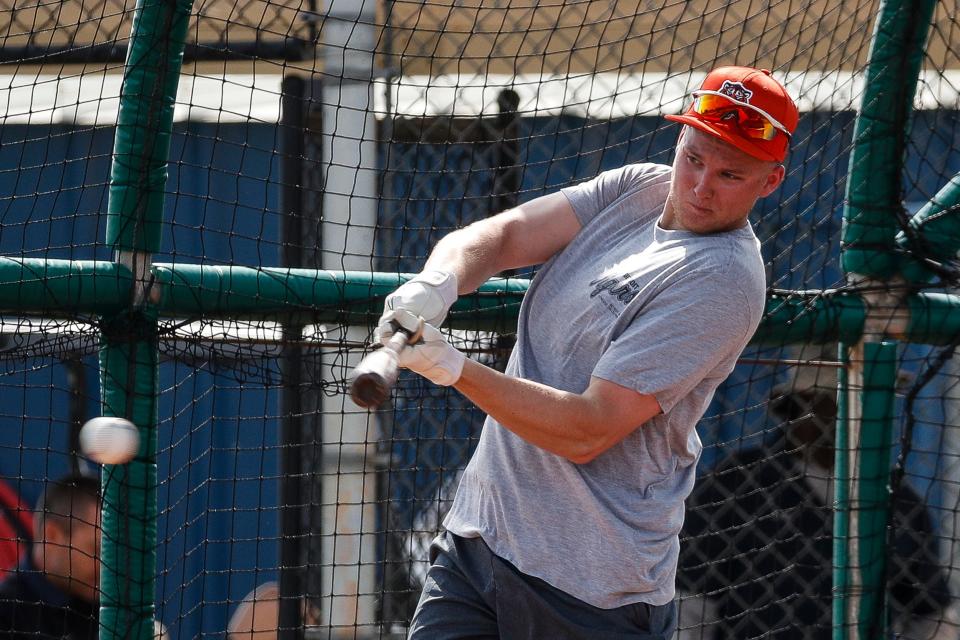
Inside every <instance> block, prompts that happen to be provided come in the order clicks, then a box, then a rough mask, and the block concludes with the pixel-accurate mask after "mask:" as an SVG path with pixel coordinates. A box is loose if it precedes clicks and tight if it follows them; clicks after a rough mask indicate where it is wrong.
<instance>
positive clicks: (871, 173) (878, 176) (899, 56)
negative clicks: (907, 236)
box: [840, 0, 937, 278]
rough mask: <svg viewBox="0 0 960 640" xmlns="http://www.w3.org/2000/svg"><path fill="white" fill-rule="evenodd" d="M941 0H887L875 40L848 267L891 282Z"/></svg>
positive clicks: (853, 171) (844, 258)
mask: <svg viewBox="0 0 960 640" xmlns="http://www.w3.org/2000/svg"><path fill="white" fill-rule="evenodd" d="M936 4H937V3H936V0H897V1H886V2H883V3H882V5H881V8H880V13H879V16H878V18H877V23H876V25H875V28H874V34H873V40H872V42H871V51H870V62H869V65H868V67H867V74H866V84H865V91H864V94H863V101H862V103H861V106H860V114H859V115H858V117H857V124H856V128H855V131H854V137H853V150H852V153H851V155H850V172H849V178H848V181H847V195H846V202H847V206H846V209H845V210H844V214H843V240H842V246H843V249H842V252H841V256H840V259H841V265H842V267H843V269H844V271H845V272H847V273H857V274H860V275H863V276H869V277H872V278H886V277H889V276H891V275H893V274H894V273H895V272H896V271H897V269H898V268H899V264H898V258H897V254H896V251H895V249H896V240H895V237H896V235H897V232H898V231H899V229H900V227H899V225H898V219H897V215H898V212H899V211H900V208H901V204H900V197H901V180H900V174H901V171H902V168H903V157H904V150H905V144H906V143H905V140H906V136H907V127H908V123H909V116H910V113H911V111H912V103H913V96H914V93H915V91H916V86H917V76H918V74H919V72H920V66H921V63H922V61H923V55H924V43H925V42H926V38H927V31H928V30H929V28H930V22H931V19H932V16H933V11H934V8H935V7H936Z"/></svg>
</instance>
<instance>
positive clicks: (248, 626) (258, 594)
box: [227, 582, 319, 640]
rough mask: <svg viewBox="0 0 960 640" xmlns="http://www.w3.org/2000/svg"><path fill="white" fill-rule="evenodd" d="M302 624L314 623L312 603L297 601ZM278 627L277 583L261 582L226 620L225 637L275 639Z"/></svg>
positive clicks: (278, 591)
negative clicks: (228, 619)
mask: <svg viewBox="0 0 960 640" xmlns="http://www.w3.org/2000/svg"><path fill="white" fill-rule="evenodd" d="M301 610H302V612H303V624H304V625H305V626H307V627H309V626H313V625H315V624H316V623H317V618H318V617H319V616H318V614H317V611H316V610H315V609H314V607H312V606H310V605H308V604H306V603H305V602H304V603H303V604H302V605H301ZM279 627H280V586H279V585H278V584H277V583H276V582H265V583H263V584H261V585H259V586H258V587H257V588H255V589H254V590H253V591H251V592H250V593H248V594H247V595H246V596H245V597H244V598H243V600H242V601H241V602H240V604H239V606H237V608H236V610H234V612H233V615H232V616H230V621H229V622H228V623H227V640H276V638H277V636H278V631H279Z"/></svg>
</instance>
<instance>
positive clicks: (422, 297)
mask: <svg viewBox="0 0 960 640" xmlns="http://www.w3.org/2000/svg"><path fill="white" fill-rule="evenodd" d="M456 301H457V276H455V275H454V274H452V273H447V272H446V271H432V270H431V271H424V272H422V273H419V274H417V275H416V276H414V277H413V278H411V279H410V280H408V281H407V282H405V283H404V284H402V285H400V286H399V287H398V288H397V290H396V291H394V292H393V293H391V294H390V295H388V296H387V298H386V300H385V301H384V305H383V315H381V316H380V320H379V321H378V322H377V335H378V336H380V340H381V341H386V340H389V339H390V336H392V335H393V327H391V326H390V322H389V321H388V320H386V318H387V316H388V315H389V314H390V312H392V311H400V310H403V311H407V312H409V313H411V314H412V315H414V316H416V317H419V318H423V321H424V322H426V323H427V324H432V325H433V326H435V327H439V326H440V325H441V324H443V321H444V320H446V318H447V312H448V311H449V310H450V307H451V306H453V303H454V302H456Z"/></svg>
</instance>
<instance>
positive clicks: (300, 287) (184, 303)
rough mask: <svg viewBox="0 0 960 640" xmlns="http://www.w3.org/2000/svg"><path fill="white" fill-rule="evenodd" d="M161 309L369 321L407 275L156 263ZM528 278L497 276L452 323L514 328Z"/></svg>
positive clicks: (461, 306) (460, 304) (183, 313)
mask: <svg viewBox="0 0 960 640" xmlns="http://www.w3.org/2000/svg"><path fill="white" fill-rule="evenodd" d="M153 273H154V275H155V277H156V279H157V283H158V284H160V285H161V288H160V291H161V299H160V302H159V308H160V311H161V313H163V314H164V315H167V316H179V317H194V316H203V317H231V318H243V317H257V318H265V317H277V318H286V319H289V318H293V319H294V320H297V319H299V320H301V321H307V322H336V323H343V324H358V325H370V324H372V323H374V322H375V321H376V319H377V318H378V317H379V315H380V313H381V312H382V311H383V298H384V296H386V295H387V294H388V293H390V292H391V291H393V290H394V289H396V288H397V287H398V286H399V285H400V284H402V283H403V282H405V281H406V280H407V279H409V278H410V277H412V276H411V275H410V274H396V273H370V272H364V271H317V270H314V269H284V268H265V269H254V268H250V267H215V266H197V265H168V264H155V265H153ZM528 286H529V281H527V280H524V279H518V278H506V279H504V278H493V279H491V280H489V281H488V282H486V283H485V284H483V286H481V287H480V289H479V290H478V291H477V292H476V293H475V294H473V295H470V296H463V297H462V298H461V299H460V300H458V301H457V304H456V305H454V307H453V309H452V311H451V314H450V317H449V320H448V324H449V325H451V326H454V327H469V328H475V329H479V328H486V329H494V328H497V327H500V328H504V329H505V328H509V327H515V326H516V320H517V314H518V312H519V309H520V302H521V300H522V299H523V294H524V293H526V291H527V287H528Z"/></svg>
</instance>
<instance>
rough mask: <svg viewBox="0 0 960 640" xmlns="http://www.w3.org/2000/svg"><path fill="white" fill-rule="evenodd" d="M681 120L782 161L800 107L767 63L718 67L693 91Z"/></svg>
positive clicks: (675, 118) (676, 119)
mask: <svg viewBox="0 0 960 640" xmlns="http://www.w3.org/2000/svg"><path fill="white" fill-rule="evenodd" d="M693 97H694V101H693V104H692V105H690V108H689V109H687V111H686V112H685V113H683V114H681V115H677V116H675V115H668V116H666V118H667V120H673V121H674V122H682V123H683V124H686V125H689V126H691V127H695V128H697V129H699V130H700V131H704V132H706V133H709V134H711V135H714V136H716V137H718V138H720V139H721V140H723V141H724V142H727V143H729V144H732V145H733V146H735V147H736V148H738V149H740V150H741V151H743V152H745V153H748V154H750V155H751V156H753V157H754V158H759V159H760V160H769V161H773V162H783V159H784V158H786V157H787V147H788V146H789V144H790V136H791V135H793V132H794V131H795V130H796V128H797V122H799V120H800V112H799V111H798V110H797V105H796V104H794V102H793V99H791V98H790V95H789V94H788V93H787V90H786V89H785V88H784V87H783V85H782V84H780V83H779V82H777V81H776V80H775V79H774V78H773V76H772V75H770V71H769V70H768V69H754V68H752V67H718V68H717V69H714V70H713V71H711V72H710V73H708V74H707V77H706V78H704V80H703V84H702V85H701V86H700V88H699V89H698V90H696V91H694V92H693Z"/></svg>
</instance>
